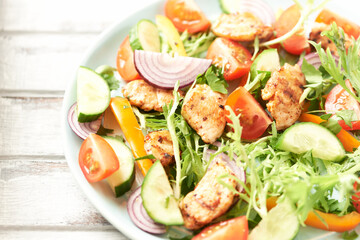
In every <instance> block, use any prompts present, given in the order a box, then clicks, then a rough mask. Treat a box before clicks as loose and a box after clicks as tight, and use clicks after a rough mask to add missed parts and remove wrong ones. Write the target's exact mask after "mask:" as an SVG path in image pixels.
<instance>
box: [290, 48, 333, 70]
mask: <svg viewBox="0 0 360 240" xmlns="http://www.w3.org/2000/svg"><path fill="white" fill-rule="evenodd" d="M304 58H305V60H306V61H307V62H308V63H309V64H311V65H313V66H314V67H315V68H316V69H319V67H320V66H321V60H320V58H319V55H318V54H317V53H316V52H312V53H309V54H306V55H305V56H304ZM333 58H334V59H335V62H336V64H338V63H339V57H337V56H334V55H333ZM302 63H303V59H302V58H301V59H300V60H299V61H298V63H297V64H298V65H299V67H300V68H301V66H302Z"/></svg>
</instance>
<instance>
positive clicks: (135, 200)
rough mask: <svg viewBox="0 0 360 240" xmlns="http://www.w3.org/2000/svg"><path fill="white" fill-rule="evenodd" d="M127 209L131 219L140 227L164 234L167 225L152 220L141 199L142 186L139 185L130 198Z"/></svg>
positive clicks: (147, 230)
mask: <svg viewBox="0 0 360 240" xmlns="http://www.w3.org/2000/svg"><path fill="white" fill-rule="evenodd" d="M127 211H128V213H129V216H130V219H131V221H133V223H134V224H135V225H136V226H137V227H138V228H140V229H142V230H144V231H145V232H148V233H152V234H163V233H165V232H166V227H165V226H164V225H162V224H158V223H156V222H154V220H152V219H151V218H150V217H149V215H148V214H147V212H146V210H145V208H144V206H143V204H142V199H141V186H140V187H138V188H137V189H136V190H135V191H134V192H133V193H132V194H131V195H130V198H129V201H128V203H127Z"/></svg>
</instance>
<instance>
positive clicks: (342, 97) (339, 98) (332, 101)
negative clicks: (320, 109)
mask: <svg viewBox="0 0 360 240" xmlns="http://www.w3.org/2000/svg"><path fill="white" fill-rule="evenodd" d="M345 83H346V86H347V87H348V88H349V89H350V90H351V92H353V93H354V94H355V91H354V89H353V88H352V86H351V83H350V81H349V80H346V81H345ZM344 109H347V110H354V112H355V113H356V116H357V118H358V119H359V120H360V104H359V102H358V101H357V100H356V99H355V98H353V97H352V96H351V95H350V94H349V93H348V92H347V91H346V90H345V89H344V88H342V87H341V86H340V85H339V84H338V85H336V86H335V87H334V88H333V89H332V90H331V91H330V93H329V95H328V97H327V98H326V101H325V110H326V112H327V113H333V114H335V113H336V112H337V111H340V110H344Z"/></svg>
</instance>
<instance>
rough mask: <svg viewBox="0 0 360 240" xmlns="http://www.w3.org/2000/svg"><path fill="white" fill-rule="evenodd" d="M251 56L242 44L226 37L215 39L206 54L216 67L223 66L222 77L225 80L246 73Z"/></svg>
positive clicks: (250, 62)
mask: <svg viewBox="0 0 360 240" xmlns="http://www.w3.org/2000/svg"><path fill="white" fill-rule="evenodd" d="M251 57H252V56H251V54H250V52H249V51H248V50H247V49H246V48H245V47H244V46H242V45H241V44H240V43H237V42H235V41H232V40H229V39H226V38H217V39H215V41H214V42H213V43H212V44H211V45H210V47H209V49H208V53H207V56H206V58H207V59H212V61H213V64H214V65H216V66H217V67H224V78H225V80H227V81H231V80H234V79H238V78H240V77H242V76H243V75H245V74H247V73H248V72H249V71H250V67H251V64H252V61H251Z"/></svg>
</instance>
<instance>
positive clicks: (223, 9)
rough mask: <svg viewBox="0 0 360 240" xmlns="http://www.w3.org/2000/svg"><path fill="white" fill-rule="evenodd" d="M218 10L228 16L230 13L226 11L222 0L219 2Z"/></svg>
mask: <svg viewBox="0 0 360 240" xmlns="http://www.w3.org/2000/svg"><path fill="white" fill-rule="evenodd" d="M219 3H220V8H221V10H222V11H223V13H226V14H230V13H231V12H230V11H229V10H228V8H227V7H226V6H225V4H224V1H223V0H219Z"/></svg>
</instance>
